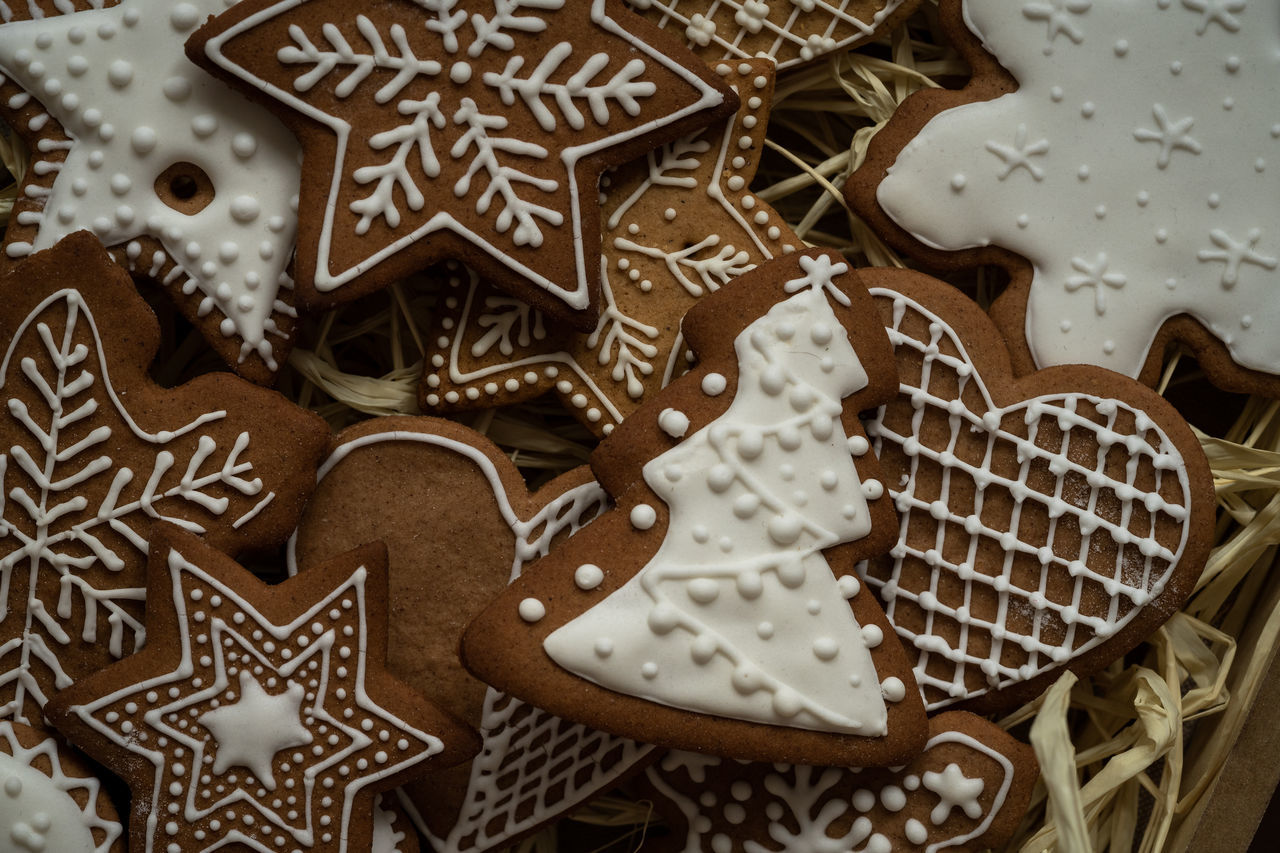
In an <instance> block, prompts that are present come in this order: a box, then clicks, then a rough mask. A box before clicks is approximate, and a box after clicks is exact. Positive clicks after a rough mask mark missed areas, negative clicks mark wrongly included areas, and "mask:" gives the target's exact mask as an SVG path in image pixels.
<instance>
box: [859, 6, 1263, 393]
mask: <svg viewBox="0 0 1280 853" xmlns="http://www.w3.org/2000/svg"><path fill="white" fill-rule="evenodd" d="M942 17H943V20H944V23H945V25H946V29H947V32H948V33H949V34H950V35H951V37H952V38H953V39H955V41H956V42H957V43H958V45H959V47H960V49H961V51H962V52H963V54H964V55H965V57H966V58H967V59H968V60H969V61H970V63H971V64H972V66H973V69H974V74H973V79H972V81H971V82H970V83H969V85H968V86H967V87H966V88H965V89H964V90H962V91H960V92H943V91H939V90H933V91H927V92H923V93H920V94H917V95H914V96H912V97H911V98H910V99H908V100H907V102H906V103H905V104H903V106H902V108H901V109H900V110H899V112H898V113H897V114H895V116H894V118H893V119H892V120H891V121H890V123H889V125H888V126H887V127H886V128H885V130H884V131H883V132H882V133H880V134H879V135H878V136H877V137H876V140H875V142H874V143H873V145H872V148H871V151H870V152H869V155H868V158H867V161H866V163H865V165H864V166H863V167H862V168H861V169H859V171H858V172H857V173H856V174H855V175H854V177H853V179H852V180H851V182H850V184H849V193H850V199H851V201H852V202H853V203H854V204H855V206H856V207H857V209H858V211H859V212H860V213H862V214H863V215H864V216H866V217H868V218H869V219H870V220H871V221H872V222H873V223H874V224H875V225H877V226H878V228H879V230H880V231H881V232H882V233H883V234H884V235H885V236H886V237H889V238H890V239H891V240H892V241H893V242H895V243H896V244H897V245H898V246H899V247H901V248H903V249H905V250H907V251H909V252H911V253H913V254H916V255H918V256H919V257H920V258H921V259H923V260H926V261H928V262H929V263H931V264H937V265H939V266H942V267H954V266H959V265H967V264H973V263H986V262H996V263H1000V264H1002V265H1005V266H1007V267H1008V268H1009V269H1010V271H1011V272H1012V276H1013V281H1012V284H1011V286H1010V288H1009V290H1008V291H1007V293H1006V294H1005V295H1004V296H1003V297H1002V298H1001V299H1000V300H999V301H998V302H997V303H996V305H995V307H994V308H993V316H995V317H996V319H997V321H998V322H999V323H1000V326H1001V328H1002V330H1003V331H1004V332H1005V334H1006V335H1007V336H1008V337H1009V338H1010V340H1011V341H1012V342H1013V343H1014V352H1013V354H1014V358H1015V364H1016V366H1017V368H1018V370H1019V372H1024V373H1025V372H1028V371H1030V370H1032V369H1034V368H1035V367H1045V366H1049V365H1055V364H1069V363H1087V364H1096V365H1100V366H1102V367H1106V368H1110V369H1112V370H1115V371H1118V372H1120V373H1124V374H1127V375H1129V376H1132V377H1136V378H1140V379H1141V380H1142V381H1144V382H1146V383H1147V384H1155V382H1156V381H1157V380H1158V379H1159V375H1160V370H1161V365H1162V361H1163V358H1164V356H1165V354H1166V352H1167V351H1168V350H1169V348H1170V347H1171V346H1172V345H1173V344H1174V343H1175V342H1179V343H1182V344H1185V345H1187V346H1188V347H1190V348H1191V349H1192V350H1193V351H1194V353H1195V355H1196V358H1197V360H1198V361H1199V362H1200V363H1201V364H1202V365H1203V366H1204V367H1205V369H1206V370H1207V371H1208V373H1209V375H1210V377H1211V378H1212V379H1213V381H1215V382H1216V383H1218V384H1220V385H1222V386H1223V387H1226V388H1229V389H1232V390H1241V391H1250V392H1263V393H1268V394H1276V393H1280V381H1277V379H1276V375H1275V374H1276V373H1277V372H1280V342H1278V341H1280V339H1277V337H1276V336H1275V335H1274V334H1272V332H1271V330H1272V328H1273V326H1274V325H1275V323H1276V322H1278V321H1280V300H1277V299H1276V298H1275V293H1276V290H1277V288H1278V287H1280V227H1277V225H1276V222H1277V220H1278V219H1280V167H1278V166H1277V162H1278V159H1277V155H1278V154H1280V125H1277V123H1276V121H1277V107H1278V106H1280V102H1278V101H1277V95H1276V87H1275V80H1276V78H1277V74H1280V5H1277V4H1276V3H1275V2H1272V0H1230V2H1222V0H1149V1H1148V2H1140V3H1138V2H1120V0H1071V2H1044V0H1027V2H1021V3H1007V2H1000V0H945V2H944V3H943V5H942Z"/></svg>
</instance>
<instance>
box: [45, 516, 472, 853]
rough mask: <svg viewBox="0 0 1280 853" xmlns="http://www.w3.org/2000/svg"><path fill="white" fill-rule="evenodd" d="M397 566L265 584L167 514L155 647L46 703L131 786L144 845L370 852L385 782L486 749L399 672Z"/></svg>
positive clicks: (157, 542) (374, 556)
mask: <svg viewBox="0 0 1280 853" xmlns="http://www.w3.org/2000/svg"><path fill="white" fill-rule="evenodd" d="M385 572H386V551H385V549H384V548H383V547H382V546H381V545H377V546H373V545H371V546H366V547H364V548H361V549H357V550H355V551H352V552H350V553H349V554H345V555H343V556H342V557H339V558H337V559H335V560H332V561H330V562H329V563H327V564H326V565H325V566H323V567H317V568H315V569H313V570H312V571H311V572H310V573H309V574H308V575H307V576H306V577H305V578H291V579H289V580H287V581H285V582H283V583H280V584H277V585H275V586H267V585H266V584H264V583H262V582H261V581H260V580H258V579H257V578H255V577H254V576H253V575H252V574H250V573H249V572H248V571H246V570H244V569H242V568H240V567H239V566H238V565H236V563H235V562H234V561H232V560H231V559H230V558H229V557H227V556H225V555H223V554H221V553H219V552H217V551H215V550H213V549H212V548H210V547H208V546H207V545H204V544H203V543H201V542H200V540H199V539H197V538H196V537H194V536H192V535H190V534H188V533H183V532H181V531H179V530H178V529H177V528H174V527H171V526H158V527H157V529H156V532H155V534H154V535H153V537H152V551H151V559H150V562H149V566H148V577H147V589H148V607H147V645H146V647H145V648H144V649H143V650H142V651H141V652H139V653H138V654H135V655H132V656H130V657H129V658H127V659H125V660H123V661H121V662H119V663H116V664H114V665H112V666H109V667H107V668H105V669H103V670H102V671H101V672H98V673H95V674H93V675H91V676H88V677H86V678H83V679H81V680H79V681H77V682H76V683H75V684H74V685H72V686H71V687H69V688H67V689H66V690H64V691H62V692H60V693H59V694H58V696H57V697H56V698H55V699H54V700H53V702H51V703H50V705H49V707H48V716H49V719H50V720H51V721H53V723H54V725H56V726H57V727H58V729H59V730H60V731H61V732H62V733H63V734H64V735H66V736H67V738H68V739H70V740H71V741H72V742H73V743H75V744H76V745H77V746H79V747H81V748H82V749H84V750H85V751H86V752H88V753H89V754H90V755H92V756H93V757H94V758H96V759H97V760H99V761H101V762H102V763H103V764H104V765H106V766H107V767H108V768H110V769H112V770H114V771H115V772H116V773H118V774H119V775H120V776H122V777H123V778H124V779H125V780H126V781H127V782H128V783H129V787H130V790H131V792H132V797H133V819H132V820H130V822H129V842H130V849H133V850H159V849H165V850H172V851H175V852H176V851H181V850H207V849H216V848H219V847H223V846H226V844H228V843H235V842H240V843H241V844H243V845H245V846H247V847H250V848H256V849H259V850H277V849H285V850H291V849H306V850H316V851H334V853H339V851H352V853H354V851H362V850H369V849H370V845H371V838H372V833H373V818H372V810H373V798H374V795H375V794H376V793H378V792H379V791H385V790H387V789H389V788H391V787H393V786H394V785H396V784H399V783H401V782H404V781H406V780H407V779H408V778H410V777H411V776H413V775H415V774H419V773H421V772H423V771H424V770H426V769H429V768H436V767H448V766H450V765H452V764H456V763H457V762H459V761H463V760H465V759H466V758H468V757H469V756H470V755H471V754H473V753H474V744H473V743H472V740H473V738H472V735H471V733H470V732H468V731H467V730H466V729H465V727H463V726H460V725H459V724H458V723H456V722H455V721H454V720H453V719H452V718H450V717H449V716H448V715H447V714H445V713H444V712H442V711H440V710H439V709H437V708H436V707H435V706H433V705H431V704H430V703H428V702H427V701H426V700H425V699H423V698H422V697H421V696H420V695H419V694H418V693H416V692H415V691H413V690H412V689H411V688H409V687H408V686H406V685H405V684H404V683H403V682H401V681H399V680H398V679H395V678H393V677H392V676H390V675H389V674H388V673H387V672H386V669H385V664H384V661H385V660H386V648H387V631H386V619H387V586H386V574H385Z"/></svg>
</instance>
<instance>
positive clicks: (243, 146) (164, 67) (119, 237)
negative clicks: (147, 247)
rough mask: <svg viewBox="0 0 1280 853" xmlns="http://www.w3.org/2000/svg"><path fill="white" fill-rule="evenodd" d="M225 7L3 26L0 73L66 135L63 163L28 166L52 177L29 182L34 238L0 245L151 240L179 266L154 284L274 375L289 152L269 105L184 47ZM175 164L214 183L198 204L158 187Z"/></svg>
mask: <svg viewBox="0 0 1280 853" xmlns="http://www.w3.org/2000/svg"><path fill="white" fill-rule="evenodd" d="M228 5H230V2H228V0H190V2H183V3H174V2H172V0H123V2H121V3H120V4H119V5H116V6H112V7H110V8H106V9H91V10H85V11H79V12H70V13H67V14H64V15H61V16H58V17H50V18H44V19H42V20H33V21H14V22H11V23H6V24H4V26H2V27H0V73H3V74H4V76H6V77H9V78H11V79H13V80H14V81H15V82H17V83H18V84H19V85H20V86H22V88H23V89H25V90H26V91H27V92H29V93H30V94H31V95H32V96H34V97H35V98H37V99H39V100H40V102H41V104H42V105H43V106H44V108H45V109H46V110H47V111H48V115H49V116H52V117H53V118H54V119H56V120H57V121H58V123H59V124H60V125H62V127H63V129H64V130H65V131H66V133H67V136H68V137H69V138H70V139H71V143H70V146H69V147H66V146H60V147H59V149H58V150H63V149H64V148H65V151H66V160H65V161H63V162H57V161H53V160H43V159H37V162H36V163H35V164H34V165H33V167H32V168H34V169H35V170H36V171H37V173H41V174H44V173H48V172H56V173H57V177H56V178H55V179H54V181H53V186H52V188H50V189H48V190H45V189H43V188H40V187H35V186H32V187H30V188H29V193H31V194H33V195H32V197H33V198H35V199H36V200H40V201H42V204H41V205H40V209H38V210H28V211H25V212H23V213H21V214H20V222H21V223H22V224H24V225H35V226H37V231H36V236H35V238H34V239H33V240H32V241H30V242H14V243H10V244H9V245H8V246H7V247H6V251H7V253H8V255H9V257H11V258H20V257H24V256H26V255H28V254H30V253H31V252H33V251H37V250H39V249H44V248H48V247H49V246H52V245H53V244H54V243H55V242H57V241H58V240H59V239H60V238H62V237H63V236H65V235H67V234H69V233H71V232H72V231H78V230H81V229H88V230H90V231H92V232H93V233H94V234H96V235H97V236H98V238H99V239H101V240H102V242H103V243H105V244H106V245H108V246H114V245H117V244H122V243H128V242H129V241H131V240H133V239H134V238H136V237H138V236H141V235H146V236H150V237H154V238H155V239H156V240H159V241H160V243H161V245H162V246H164V249H165V251H166V252H167V253H168V254H169V256H170V257H171V258H172V259H173V260H174V261H175V262H176V263H177V264H178V266H179V268H180V269H179V270H178V272H176V273H174V274H172V275H171V276H170V277H169V280H168V281H166V282H165V283H166V284H172V285H173V286H175V287H180V288H181V289H182V291H183V292H184V293H186V294H188V295H189V294H192V293H195V292H196V291H197V290H199V291H200V292H201V293H203V294H204V299H203V301H202V302H201V304H200V307H199V312H200V315H201V316H205V315H207V314H209V313H210V312H211V311H213V310H214V309H215V308H216V309H217V310H218V311H219V312H221V314H222V315H223V316H224V318H223V320H222V322H221V324H220V326H219V329H220V330H221V332H222V334H224V335H227V336H228V337H230V336H236V337H239V338H241V339H242V341H243V342H242V344H241V353H240V360H241V361H243V360H244V359H245V358H246V357H247V356H248V355H250V354H251V353H252V354H256V355H258V356H259V357H261V358H262V360H263V362H265V363H266V365H267V366H268V367H269V368H271V369H272V370H274V369H275V368H276V367H277V364H276V359H275V357H274V355H273V348H272V342H271V338H272V337H273V336H275V337H282V336H283V335H282V333H281V332H280V330H279V329H278V328H277V327H276V323H275V321H274V320H273V319H272V314H273V313H275V312H283V313H286V314H292V313H293V309H292V308H290V307H289V306H288V305H286V304H285V303H283V302H282V301H280V300H279V299H277V294H278V292H279V290H280V288H281V287H282V286H283V287H286V288H288V287H292V282H291V281H290V280H289V279H288V276H287V275H286V274H285V268H286V266H287V265H288V263H289V261H290V259H291V258H292V256H293V243H294V235H295V231H296V224H297V223H296V221H297V214H296V204H297V195H298V183H299V170H298V157H299V149H298V143H297V142H296V141H295V140H294V138H293V136H292V135H291V134H290V133H289V131H288V130H287V129H286V128H285V127H284V125H282V124H281V123H280V122H279V121H278V120H277V119H276V118H275V117H274V116H272V115H271V114H270V113H269V112H267V110H265V109H263V108H262V107H258V106H255V105H253V104H250V103H248V102H247V101H245V100H244V98H242V97H241V96H240V95H238V94H236V93H235V92H232V91H230V90H229V89H227V88H226V87H225V86H223V85H222V84H221V83H219V82H217V81H216V80H214V79H213V78H212V77H210V76H209V75H207V74H206V73H205V72H203V71H201V70H200V69H199V68H197V67H196V66H195V65H193V64H192V63H191V62H190V60H188V59H187V57H186V56H185V55H184V53H183V43H184V42H185V41H186V39H187V37H188V36H189V35H190V34H191V32H192V31H193V30H194V29H195V28H196V26H197V25H198V24H200V23H201V22H202V21H203V20H204V19H205V18H207V17H208V16H210V15H213V14H216V13H218V12H220V11H222V10H223V9H225V8H226V7H227V6H228ZM142 57H145V58H146V62H145V64H138V60H139V59H140V58H142ZM10 106H12V107H16V106H17V105H16V104H14V103H13V102H12V101H11V102H10ZM46 120H47V118H46V117H43V116H42V117H41V118H40V119H38V121H41V122H43V121H46ZM32 124H33V126H32V127H31V130H33V131H36V130H38V129H39V128H38V127H36V126H34V124H35V122H33V123H32ZM36 156H37V158H39V152H37V155H36ZM183 163H187V164H192V165H194V166H196V167H198V169H200V170H202V171H203V172H204V173H205V175H207V176H208V178H209V179H210V181H211V182H212V185H213V190H214V195H213V198H212V200H211V201H210V202H209V204H208V206H206V207H204V208H203V209H201V210H200V211H198V212H196V213H188V212H183V211H180V210H177V209H176V208H174V207H172V206H170V204H168V203H167V202H166V200H165V198H163V197H162V196H160V195H158V194H157V192H156V187H157V181H158V180H160V179H161V178H162V176H163V175H164V173H166V172H167V171H168V170H169V169H170V167H172V166H175V165H176V164H183ZM162 183H163V181H162ZM160 260H161V261H163V259H160ZM135 266H137V264H136V263H135ZM141 266H142V268H145V267H146V264H145V263H144V264H142V265H141Z"/></svg>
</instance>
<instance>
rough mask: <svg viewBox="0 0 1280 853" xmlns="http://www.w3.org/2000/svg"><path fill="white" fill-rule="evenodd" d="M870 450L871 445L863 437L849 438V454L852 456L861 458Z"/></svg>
mask: <svg viewBox="0 0 1280 853" xmlns="http://www.w3.org/2000/svg"><path fill="white" fill-rule="evenodd" d="M870 449H871V443H870V442H869V441H867V439H866V438H865V437H864V436H861V435H853V436H850V437H849V452H850V453H852V454H853V455H854V456H862V455H864V454H865V453H866V452H867V451H868V450H870Z"/></svg>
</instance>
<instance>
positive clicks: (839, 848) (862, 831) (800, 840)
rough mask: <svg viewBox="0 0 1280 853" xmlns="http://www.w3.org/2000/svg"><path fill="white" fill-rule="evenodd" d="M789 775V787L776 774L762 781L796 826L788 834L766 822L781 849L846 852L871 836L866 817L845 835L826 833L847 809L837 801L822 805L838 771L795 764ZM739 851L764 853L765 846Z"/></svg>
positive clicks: (751, 845) (777, 823)
mask: <svg viewBox="0 0 1280 853" xmlns="http://www.w3.org/2000/svg"><path fill="white" fill-rule="evenodd" d="M792 772H793V773H794V774H795V784H793V785H792V784H788V783H787V782H786V780H785V779H783V778H782V777H781V776H779V775H777V774H772V775H770V776H767V777H766V778H765V780H764V787H765V789H766V790H767V791H769V793H771V794H773V795H774V796H775V797H777V798H778V802H779V803H782V804H785V806H786V807H787V808H788V809H789V810H790V811H791V817H792V820H794V821H795V824H796V827H797V829H796V831H795V832H792V831H791V830H789V829H787V827H786V825H785V824H784V823H783V822H782V821H778V820H772V821H770V822H769V837H770V838H772V839H773V840H774V841H776V842H778V843H779V844H782V845H783V849H785V850H806V851H809V853H850V851H852V850H854V845H855V844H861V843H862V842H864V841H866V840H867V839H868V838H869V837H870V836H871V832H872V825H871V821H870V820H868V819H867V818H866V817H859V818H858V819H857V820H855V821H854V822H853V823H852V825H851V826H850V827H849V829H848V830H847V831H846V832H844V833H842V834H840V835H838V836H832V835H830V834H829V833H830V831H831V828H832V825H833V824H835V822H836V820H837V819H838V818H840V816H841V815H843V814H844V813H845V812H847V811H848V810H849V806H850V804H849V803H847V802H844V801H843V800H841V799H838V798H832V799H830V800H828V801H827V802H826V803H822V801H823V799H824V798H825V797H826V795H827V792H828V791H829V790H831V789H832V788H833V787H835V786H836V785H837V784H838V783H839V781H840V776H841V771H840V770H837V769H836V768H833V767H810V766H807V765H796V766H795V767H794V768H792ZM819 773H821V774H822V775H821V776H820V777H819V778H817V779H816V780H815V779H814V776H815V775H817V774H819ZM820 803H822V806H821V808H820V809H819V810H818V813H817V814H814V813H813V810H814V807H815V806H818V805H819V804H820ZM792 845H796V846H792ZM743 850H745V851H746V853H767V851H766V848H765V847H763V846H761V845H760V844H758V843H756V842H753V841H749V842H747V843H746V844H744V845H743Z"/></svg>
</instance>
